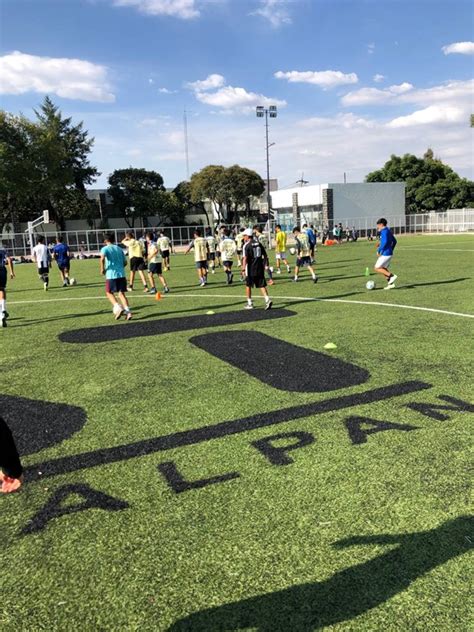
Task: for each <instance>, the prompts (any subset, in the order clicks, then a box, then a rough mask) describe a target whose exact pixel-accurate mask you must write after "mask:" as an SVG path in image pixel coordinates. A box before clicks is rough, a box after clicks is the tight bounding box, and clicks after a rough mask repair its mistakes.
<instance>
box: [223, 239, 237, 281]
mask: <svg viewBox="0 0 474 632" xmlns="http://www.w3.org/2000/svg"><path fill="white" fill-rule="evenodd" d="M220 249H221V256H222V265H223V266H224V272H225V273H226V276H227V285H232V281H233V280H234V275H233V274H232V265H233V263H234V261H233V259H234V255H235V252H236V250H237V246H236V244H235V241H234V240H233V239H231V238H230V237H229V233H228V231H227V229H226V228H224V229H223V231H222V239H221V241H220Z"/></svg>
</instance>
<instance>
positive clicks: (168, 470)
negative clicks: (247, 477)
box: [158, 461, 240, 494]
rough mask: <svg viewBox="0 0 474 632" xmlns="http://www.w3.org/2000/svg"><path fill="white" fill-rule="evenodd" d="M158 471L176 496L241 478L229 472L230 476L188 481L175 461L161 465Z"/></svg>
mask: <svg viewBox="0 0 474 632" xmlns="http://www.w3.org/2000/svg"><path fill="white" fill-rule="evenodd" d="M158 471H159V472H160V473H161V474H162V475H163V477H164V479H165V481H166V482H167V484H168V487H170V488H171V489H172V490H173V491H174V492H175V493H176V494H181V492H188V491H189V490H191V489H200V488H201V487H207V486H208V485H215V484H216V483H225V481H230V480H232V479H234V478H239V476H240V474H239V473H238V472H229V473H228V474H220V475H219V476H211V478H200V479H197V480H194V481H187V480H186V479H185V478H184V476H183V475H182V474H181V472H180V471H179V470H178V468H177V467H176V464H175V463H174V462H173V461H167V462H166V463H160V464H159V465H158Z"/></svg>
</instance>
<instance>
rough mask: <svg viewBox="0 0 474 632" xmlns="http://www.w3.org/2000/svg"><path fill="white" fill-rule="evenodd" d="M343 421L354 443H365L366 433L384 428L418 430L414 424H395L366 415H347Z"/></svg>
mask: <svg viewBox="0 0 474 632" xmlns="http://www.w3.org/2000/svg"><path fill="white" fill-rule="evenodd" d="M344 423H345V425H346V428H347V431H348V433H349V438H350V440H351V441H352V443H353V444H354V445H358V444H360V443H367V437H368V435H371V434H375V433H376V432H384V431H385V430H403V431H410V430H418V428H417V427H416V426H409V425H408V424H396V423H394V422H392V421H377V420H376V419H368V418H367V417H347V419H346V420H345V422H344ZM367 426H368V427H367Z"/></svg>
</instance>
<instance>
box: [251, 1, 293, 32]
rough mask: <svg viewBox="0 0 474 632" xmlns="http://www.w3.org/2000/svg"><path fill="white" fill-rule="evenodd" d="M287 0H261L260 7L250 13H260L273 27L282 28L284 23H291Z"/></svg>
mask: <svg viewBox="0 0 474 632" xmlns="http://www.w3.org/2000/svg"><path fill="white" fill-rule="evenodd" d="M287 4H288V3H287V1H286V0H260V7H259V8H258V9H256V10H255V11H253V12H252V13H251V14H250V15H258V16H260V17H262V18H264V19H265V20H268V22H269V23H270V25H271V26H272V27H273V28H276V29H277V28H280V26H283V25H284V24H291V22H292V20H291V16H290V13H289V11H288V9H287V8H286V5H287Z"/></svg>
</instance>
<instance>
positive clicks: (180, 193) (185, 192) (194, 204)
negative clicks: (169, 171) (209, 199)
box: [173, 180, 211, 226]
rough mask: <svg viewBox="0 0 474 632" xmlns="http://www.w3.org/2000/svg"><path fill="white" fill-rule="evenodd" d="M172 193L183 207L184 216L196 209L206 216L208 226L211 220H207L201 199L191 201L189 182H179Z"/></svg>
mask: <svg viewBox="0 0 474 632" xmlns="http://www.w3.org/2000/svg"><path fill="white" fill-rule="evenodd" d="M173 193H174V194H175V196H176V198H177V200H178V202H179V203H180V204H181V206H182V208H183V213H184V217H186V215H187V214H188V213H189V212H191V213H192V212H195V211H198V212H200V213H203V214H204V215H205V216H206V220H207V224H208V226H210V225H211V222H210V221H209V213H208V212H207V208H206V205H205V203H204V202H203V200H199V201H198V200H195V201H193V197H192V190H191V183H190V182H188V181H187V180H183V181H182V182H179V183H178V184H177V185H176V187H175V188H174V190H173Z"/></svg>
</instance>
